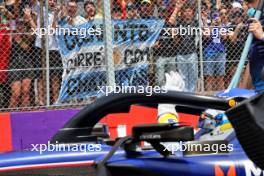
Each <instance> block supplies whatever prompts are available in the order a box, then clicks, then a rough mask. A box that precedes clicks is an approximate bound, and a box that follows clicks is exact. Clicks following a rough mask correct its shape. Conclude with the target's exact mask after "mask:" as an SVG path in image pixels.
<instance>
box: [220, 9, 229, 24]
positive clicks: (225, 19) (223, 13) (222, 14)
mask: <svg viewBox="0 0 264 176" xmlns="http://www.w3.org/2000/svg"><path fill="white" fill-rule="evenodd" d="M219 12H220V18H221V21H222V25H223V26H226V27H227V26H229V25H230V21H229V19H228V13H227V9H226V8H225V7H222V8H221V9H220V10H219Z"/></svg>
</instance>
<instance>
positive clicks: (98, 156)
mask: <svg viewBox="0 0 264 176" xmlns="http://www.w3.org/2000/svg"><path fill="white" fill-rule="evenodd" d="M220 95H221V96H222V97H217V96H201V95H195V94H191V93H183V92H175V91H169V92H167V93H163V94H153V95H152V96H151V97H147V96H145V94H112V95H110V96H108V97H102V98H100V99H98V100H97V101H96V102H95V103H93V104H91V105H89V106H87V107H86V108H84V109H83V110H82V111H80V112H79V113H78V114H77V115H75V116H74V117H73V118H72V119H71V120H70V121H69V122H67V123H66V124H65V126H64V127H63V128H62V129H60V130H59V131H58V132H57V134H55V135H54V137H53V138H52V139H51V143H50V144H49V145H52V146H53V148H52V149H53V150H52V151H51V149H50V151H41V152H40V148H37V147H36V148H34V149H33V150H32V149H29V151H22V152H11V153H3V154H0V175H1V176H26V175H27V176H29V175H30V176H78V175H79V176H84V175H85V176H87V175H99V176H109V175H111V176H116V175H120V176H121V175H126V176H135V175H151V176H154V175H166V176H169V175H183V176H186V175H196V176H197V175H200V176H206V175H210V176H211V175H216V176H225V175H228V176H235V175H239V176H243V175H245V176H249V175H264V171H262V170H261V169H260V168H259V167H263V162H262V159H263V152H262V150H259V149H258V147H260V144H263V141H264V140H262V142H261V141H260V142H259V143H257V144H252V143H251V144H250V145H249V143H250V141H258V140H259V138H260V139H263V137H262V138H261V136H260V134H263V133H261V129H263V128H261V126H258V127H256V126H257V125H255V124H256V123H255V122H256V121H257V120H256V119H257V117H254V115H256V113H255V110H256V109H257V108H256V107H259V105H260V104H264V103H263V102H264V94H259V95H256V96H253V97H251V98H249V99H248V98H246V97H243V96H236V95H234V96H232V97H231V98H230V97H228V94H225V92H223V93H222V94H219V96H220ZM261 102H262V103H261ZM160 103H172V104H176V105H177V106H176V109H177V112H182V113H187V114H195V115H200V120H199V129H200V130H199V131H198V132H196V133H195V132H194V129H193V127H191V126H188V125H186V124H176V123H172V124H153V125H141V126H135V127H133V130H132V135H131V136H127V137H124V138H120V139H116V140H115V141H111V140H109V139H104V137H106V136H107V133H108V132H107V128H105V127H102V128H100V130H101V133H100V134H99V133H96V130H98V126H96V124H97V123H98V122H99V120H100V119H102V118H103V117H104V116H106V115H107V114H113V113H120V112H129V109H130V106H131V105H133V104H137V105H140V106H148V107H157V105H158V104H160ZM261 106H262V107H263V105H261ZM262 107H261V108H262ZM254 108H255V109H254ZM261 108H259V109H258V113H259V114H261V112H262V113H263V112H264V111H263V110H264V109H263V108H262V109H261ZM237 109H238V110H237ZM241 112H242V113H241ZM243 113H244V114H246V117H247V119H248V120H247V121H246V120H245V119H246V118H245V117H244V115H243ZM142 118H144V117H142ZM227 118H228V119H229V120H230V119H232V120H230V121H231V123H232V124H230V121H229V120H228V119H227ZM249 119H253V120H252V122H251V124H248V122H249ZM240 120H241V121H242V122H239V121H240ZM244 120H245V121H244ZM253 121H254V122H253ZM244 122H245V123H247V124H243V123H244ZM262 123H263V120H262ZM254 125H255V126H254ZM245 126H250V127H249V128H248V129H244V128H245ZM234 129H235V130H236V134H235V131H234ZM249 130H252V131H251V132H248V131H249ZM247 132H248V133H247ZM253 132H254V133H256V134H252V133H253ZM250 136H252V137H251V138H250ZM253 138H254V139H253ZM245 139H246V141H245ZM241 145H242V146H243V147H241ZM54 147H55V148H54ZM262 148H263V147H262ZM46 149H47V148H46ZM55 149H56V151H55ZM245 151H246V152H245ZM256 155H258V156H260V157H258V156H256ZM248 156H249V157H248ZM249 158H252V159H253V160H254V161H255V164H257V165H255V164H254V163H253V162H252V161H251V160H250V159H249Z"/></svg>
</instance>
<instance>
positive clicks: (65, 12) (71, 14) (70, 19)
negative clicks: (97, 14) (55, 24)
mask: <svg viewBox="0 0 264 176" xmlns="http://www.w3.org/2000/svg"><path fill="white" fill-rule="evenodd" d="M77 12H78V5H77V3H76V1H74V0H71V1H69V2H68V3H67V7H66V8H63V9H62V13H61V19H62V20H63V21H64V20H66V22H67V23H68V24H69V25H71V26H76V25H79V24H83V23H86V19H85V18H84V17H82V16H80V15H78V14H77Z"/></svg>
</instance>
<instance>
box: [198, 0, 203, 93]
mask: <svg viewBox="0 0 264 176" xmlns="http://www.w3.org/2000/svg"><path fill="white" fill-rule="evenodd" d="M198 21H199V31H201V32H199V53H200V54H199V55H200V77H201V78H200V79H201V91H202V92H204V72H203V35H202V30H201V29H202V2H201V0H198Z"/></svg>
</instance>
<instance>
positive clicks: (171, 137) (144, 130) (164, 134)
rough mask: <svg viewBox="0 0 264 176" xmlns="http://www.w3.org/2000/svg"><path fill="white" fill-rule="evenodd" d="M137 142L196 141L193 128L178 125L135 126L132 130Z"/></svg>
mask: <svg viewBox="0 0 264 176" xmlns="http://www.w3.org/2000/svg"><path fill="white" fill-rule="evenodd" d="M132 137H133V139H134V140H135V141H147V142H178V141H191V140H193V139H194V131H193V127H191V126H178V125H176V124H153V125H141V126H135V127H133V129H132Z"/></svg>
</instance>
